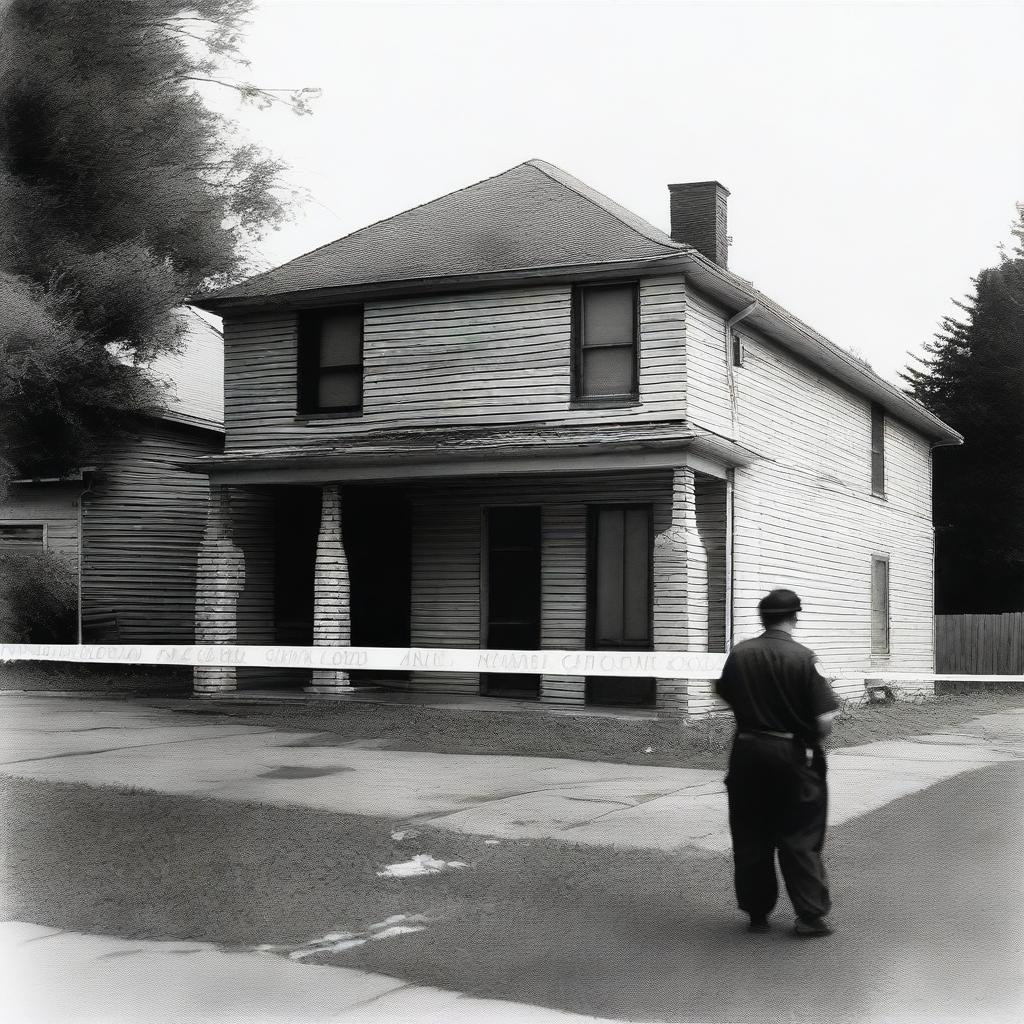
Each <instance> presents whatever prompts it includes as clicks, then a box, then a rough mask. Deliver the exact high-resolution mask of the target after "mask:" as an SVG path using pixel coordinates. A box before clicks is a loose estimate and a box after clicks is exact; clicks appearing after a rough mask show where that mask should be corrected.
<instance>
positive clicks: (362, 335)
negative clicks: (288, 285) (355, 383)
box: [296, 303, 366, 417]
mask: <svg viewBox="0 0 1024 1024" xmlns="http://www.w3.org/2000/svg"><path fill="white" fill-rule="evenodd" d="M355 310H358V311H359V362H358V363H353V364H351V365H341V364H339V365H335V366H323V365H321V363H320V339H321V337H322V326H323V322H324V319H325V318H326V317H328V316H331V315H336V314H339V313H345V312H354V311H355ZM297 334H298V344H297V351H296V414H297V415H298V416H301V417H316V416H361V415H362V412H363V404H364V402H365V397H366V396H365V376H366V307H365V305H364V304H362V303H358V304H354V305H349V306H331V307H328V308H325V309H314V310H306V311H303V312H302V313H300V314H299V317H298V327H297ZM332 370H333V371H335V372H337V371H346V372H351V371H355V370H358V377H359V402H358V404H353V405H320V401H319V393H320V382H321V380H322V379H323V376H324V372H325V371H327V372H328V373H330V372H331V371H332Z"/></svg>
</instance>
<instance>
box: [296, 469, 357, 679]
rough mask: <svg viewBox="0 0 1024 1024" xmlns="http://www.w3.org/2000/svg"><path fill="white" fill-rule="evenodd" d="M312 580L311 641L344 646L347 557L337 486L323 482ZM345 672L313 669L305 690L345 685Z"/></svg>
mask: <svg viewBox="0 0 1024 1024" xmlns="http://www.w3.org/2000/svg"><path fill="white" fill-rule="evenodd" d="M315 574H316V575H315V580H314V583H313V644H314V645H315V646H318V647H319V646H321V645H323V646H348V645H349V644H351V642H352V620H351V607H350V599H349V577H348V557H347V556H346V554H345V545H344V543H343V542H342V536H341V488H340V487H339V485H338V484H325V485H324V488H323V495H322V498H321V505H320V530H319V533H318V534H317V538H316V569H315ZM348 685H349V681H348V673H347V672H345V671H343V670H341V669H324V668H317V669H313V681H312V683H311V684H310V685H309V686H307V687H306V692H307V693H337V692H338V691H339V690H344V689H345V688H346V687H348Z"/></svg>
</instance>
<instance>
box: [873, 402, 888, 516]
mask: <svg viewBox="0 0 1024 1024" xmlns="http://www.w3.org/2000/svg"><path fill="white" fill-rule="evenodd" d="M871 493H872V494H877V495H879V496H884V495H885V412H884V411H883V409H882V407H881V406H880V405H872V406H871Z"/></svg>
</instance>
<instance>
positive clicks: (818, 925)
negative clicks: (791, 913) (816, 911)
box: [793, 917, 832, 939]
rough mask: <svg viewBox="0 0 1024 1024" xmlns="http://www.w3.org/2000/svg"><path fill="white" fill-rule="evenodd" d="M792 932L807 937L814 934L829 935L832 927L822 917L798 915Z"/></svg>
mask: <svg viewBox="0 0 1024 1024" xmlns="http://www.w3.org/2000/svg"><path fill="white" fill-rule="evenodd" d="M793 933H794V934H795V935H799V936H800V937H801V938H804V939H809V938H812V937H813V936H815V935H831V934H832V928H831V926H830V925H829V923H828V921H826V920H825V918H823V917H798V918H797V919H796V924H795V925H794V926H793Z"/></svg>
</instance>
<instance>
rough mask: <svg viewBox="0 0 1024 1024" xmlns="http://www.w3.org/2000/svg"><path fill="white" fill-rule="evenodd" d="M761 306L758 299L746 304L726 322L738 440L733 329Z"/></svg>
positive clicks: (731, 405) (728, 373)
mask: <svg viewBox="0 0 1024 1024" xmlns="http://www.w3.org/2000/svg"><path fill="white" fill-rule="evenodd" d="M758 308H759V303H758V301H757V299H755V300H754V301H753V302H751V303H750V305H749V306H744V307H743V309H741V310H740V311H739V312H738V313H737V314H736V315H735V316H732V317H730V318H729V319H728V320H726V322H725V365H726V367H727V371H726V376H727V378H728V381H729V411H730V414H731V419H732V439H733V440H734V441H736V440H738V438H737V436H736V431H737V426H738V424H737V411H736V377H735V363H734V361H733V355H732V331H733V328H734V327H735V326H736V325H737V324H738V323H739V322H740V321H741V320H746V319H747V317H748V316H750V315H751V313H756V312H757V310H758Z"/></svg>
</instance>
